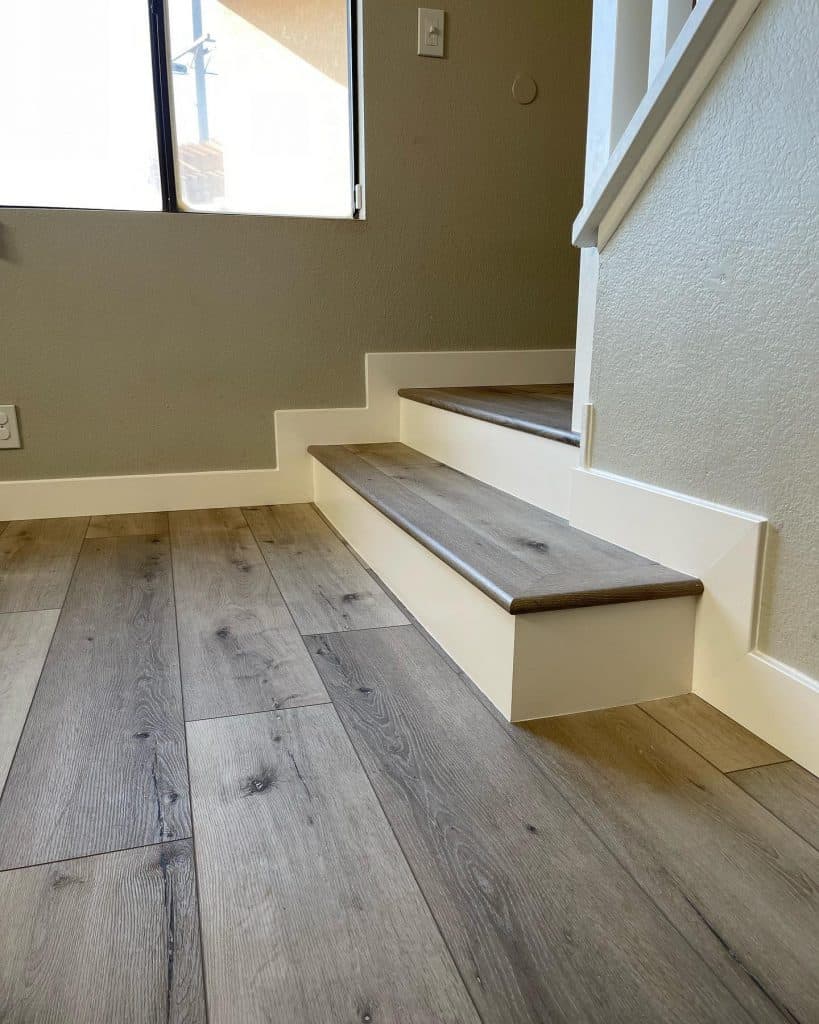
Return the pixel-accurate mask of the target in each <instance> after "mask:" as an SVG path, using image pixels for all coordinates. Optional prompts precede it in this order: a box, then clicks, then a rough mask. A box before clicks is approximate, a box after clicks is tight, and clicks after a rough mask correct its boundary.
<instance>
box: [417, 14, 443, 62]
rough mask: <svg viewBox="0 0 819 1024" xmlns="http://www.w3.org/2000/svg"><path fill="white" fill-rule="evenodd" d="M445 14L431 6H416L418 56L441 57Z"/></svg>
mask: <svg viewBox="0 0 819 1024" xmlns="http://www.w3.org/2000/svg"><path fill="white" fill-rule="evenodd" d="M445 43H446V15H445V14H444V12H443V11H436V10H435V9H434V8H432V7H419V8H418V56H419V57H443V55H444V45H445Z"/></svg>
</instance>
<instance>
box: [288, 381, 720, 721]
mask: <svg viewBox="0 0 819 1024" xmlns="http://www.w3.org/2000/svg"><path fill="white" fill-rule="evenodd" d="M399 395H400V397H401V428H400V434H401V437H400V440H399V441H396V442H391V443H380V444H347V445H313V446H311V447H310V448H309V449H308V451H309V453H310V455H311V456H312V458H313V461H314V482H315V501H316V504H317V505H318V507H319V508H320V509H321V511H322V512H323V513H324V515H325V516H326V517H327V518H328V519H329V521H330V522H332V523H333V525H334V526H335V527H336V528H337V529H338V530H339V532H340V533H341V534H342V536H344V537H345V538H346V539H347V540H348V542H349V543H350V544H351V545H352V546H353V547H354V548H355V549H356V550H357V551H358V553H359V554H360V555H361V556H362V557H363V558H364V560H365V561H366V562H367V563H368V564H369V565H370V566H372V568H373V569H374V570H375V572H377V573H378V574H379V575H380V576H381V577H382V579H383V580H384V581H385V583H386V584H387V585H388V586H389V587H390V588H391V589H392V590H393V591H394V592H395V593H396V595H397V596H398V597H399V599H400V600H402V601H403V602H404V603H405V604H406V606H407V607H408V608H409V609H410V611H411V612H412V613H413V614H414V615H415V616H416V618H417V619H418V620H419V621H420V622H421V623H422V625H424V626H425V628H426V629H427V630H428V631H429V632H430V633H431V634H432V635H433V636H434V637H435V639H436V640H438V642H439V643H440V644H441V645H442V646H443V647H444V649H445V650H447V651H448V653H449V654H450V655H451V656H452V657H453V658H454V660H455V661H456V662H457V663H458V664H459V665H460V666H461V667H462V668H463V669H464V671H466V672H467V673H468V674H469V675H470V676H471V677H472V679H473V680H474V681H475V683H476V684H477V685H478V686H479V687H480V688H481V689H482V690H483V692H484V693H485V694H486V695H487V697H488V698H489V699H490V700H491V701H492V702H493V703H494V704H495V705H496V707H498V709H499V710H500V711H501V712H502V713H503V714H504V715H505V716H506V717H507V718H508V719H510V720H512V721H523V720H526V719H531V718H541V717H548V716H551V715H559V714H567V713H572V712H576V711H584V710H591V709H593V708H601V707H611V706H616V705H620V704H628V703H634V702H637V701H643V700H647V699H653V698H657V697H662V696H670V695H673V694H677V693H682V692H685V691H687V690H689V689H690V687H691V668H692V651H693V630H694V613H695V605H696V599H697V597H698V595H699V594H700V593H702V589H703V587H702V583H701V582H700V581H699V580H697V579H694V578H692V577H690V576H686V575H684V574H682V573H679V572H675V571H673V570H671V569H667V568H665V567H664V566H662V565H659V564H657V563H656V562H652V561H649V560H648V559H646V558H642V557H640V556H638V555H635V554H633V553H631V552H629V551H626V550H624V549H623V548H619V547H616V546H614V545H612V544H609V543H607V542H605V541H602V540H600V539H599V538H596V537H593V536H591V535H590V534H587V533H583V532H582V531H580V530H577V529H575V528H573V527H572V526H570V525H569V523H568V522H567V520H566V518H565V516H566V510H567V508H568V495H569V489H570V484H571V480H570V473H571V470H572V468H573V467H574V466H576V465H577V461H578V455H579V448H578V445H579V438H578V436H577V435H576V434H574V433H573V432H572V431H571V385H557V386H555V385H551V386H543V387H537V386H534V387H532V386H526V387H520V386H518V387H478V388H424V389H405V390H401V391H399Z"/></svg>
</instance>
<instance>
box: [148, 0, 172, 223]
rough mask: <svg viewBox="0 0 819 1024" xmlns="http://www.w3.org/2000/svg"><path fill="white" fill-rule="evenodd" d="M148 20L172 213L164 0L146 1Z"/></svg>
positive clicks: (163, 173)
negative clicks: (149, 21)
mask: <svg viewBox="0 0 819 1024" xmlns="http://www.w3.org/2000/svg"><path fill="white" fill-rule="evenodd" d="M148 10H149V13H150V19H151V61H152V65H153V72H154V105H155V110H156V136H157V145H158V147H159V175H160V179H161V184H162V208H163V209H164V210H167V211H170V212H172V213H175V212H176V211H177V210H178V205H177V195H176V161H175V159H174V142H173V125H172V118H171V93H170V84H169V80H168V67H169V58H168V43H167V30H166V20H165V3H164V0H148Z"/></svg>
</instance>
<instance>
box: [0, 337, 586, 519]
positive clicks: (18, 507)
mask: <svg viewBox="0 0 819 1024" xmlns="http://www.w3.org/2000/svg"><path fill="white" fill-rule="evenodd" d="M573 368H574V350H573V349H524V350H519V351H484V352H480V351H478V352H383V353H381V352H376V353H369V354H368V355H367V356H366V358H365V375H366V396H367V404H366V405H365V406H364V407H363V408H350V409H345V408H342V409H287V410H280V411H278V412H276V413H275V417H274V419H275V429H276V465H277V467H278V468H275V469H251V470H225V471H219V470H217V471H213V472H204V473H156V474H145V475H133V476H107V477H75V478H64V479H48V480H8V481H2V482H0V519H3V520H8V519H45V518H52V517H53V518H58V517H61V516H77V515H109V514H116V513H123V512H159V511H166V510H171V509H190V508H218V507H222V508H225V507H230V506H233V505H261V504H274V503H278V504H286V503H289V502H299V501H311V500H312V497H313V478H312V468H311V460H310V458H309V456H308V455H307V446H308V445H310V444H344V443H352V442H355V441H359V442H367V441H395V440H397V439H398V436H399V401H398V395H397V391H398V388H400V387H436V386H437V387H446V386H457V385H463V386H467V385H479V384H497V383H498V382H499V381H503V382H504V383H507V384H530V383H532V381H538V382H540V383H547V384H548V383H554V384H558V383H562V382H564V381H566V380H570V379H571V377H572V373H573Z"/></svg>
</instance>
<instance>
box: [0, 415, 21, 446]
mask: <svg viewBox="0 0 819 1024" xmlns="http://www.w3.org/2000/svg"><path fill="white" fill-rule="evenodd" d="M19 447H20V429H19V427H18V426H17V410H16V409H15V407H14V406H13V405H0V448H19Z"/></svg>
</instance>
